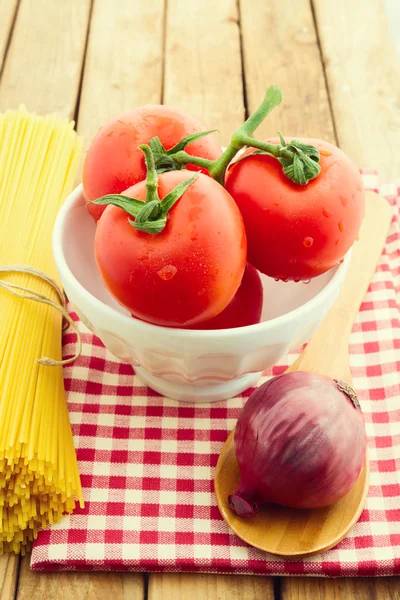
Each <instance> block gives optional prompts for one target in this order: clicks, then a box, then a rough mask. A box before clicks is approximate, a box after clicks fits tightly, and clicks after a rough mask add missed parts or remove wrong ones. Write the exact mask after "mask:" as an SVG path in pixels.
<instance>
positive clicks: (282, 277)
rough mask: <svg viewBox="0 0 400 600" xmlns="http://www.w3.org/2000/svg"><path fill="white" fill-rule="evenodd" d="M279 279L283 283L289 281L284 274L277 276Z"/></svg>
mask: <svg viewBox="0 0 400 600" xmlns="http://www.w3.org/2000/svg"><path fill="white" fill-rule="evenodd" d="M279 279H280V280H281V281H284V282H285V283H286V282H287V281H288V279H289V278H288V276H287V275H285V274H284V275H279Z"/></svg>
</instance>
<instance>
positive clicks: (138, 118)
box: [82, 105, 221, 221]
mask: <svg viewBox="0 0 400 600" xmlns="http://www.w3.org/2000/svg"><path fill="white" fill-rule="evenodd" d="M204 129H205V128H204V127H203V126H202V125H201V124H200V123H198V122H197V121H196V120H195V119H194V118H192V117H191V116H189V115H187V114H186V113H184V112H183V111H180V110H178V109H176V108H171V107H170V106H162V105H154V106H152V105H149V106H141V107H140V108H136V109H134V110H132V111H130V112H127V113H125V114H123V115H120V116H119V117H116V118H115V119H112V120H111V121H109V122H108V123H107V124H106V125H104V127H101V129H100V130H99V131H98V132H97V134H96V135H95V137H94V138H93V140H92V143H91V145H90V147H89V150H88V152H87V154H86V158H85V162H84V166H83V175H82V179H83V192H84V195H85V198H86V200H87V201H91V200H96V199H97V198H99V197H100V196H104V195H106V194H121V193H122V192H123V191H124V190H126V189H127V188H129V187H130V186H132V185H134V184H135V183H137V182H138V181H142V180H143V179H145V178H146V167H145V163H144V158H143V153H142V152H141V151H140V150H139V149H138V146H139V145H140V144H147V143H148V142H149V141H150V140H151V139H152V138H153V137H155V136H158V137H159V138H160V140H161V143H162V144H163V145H164V147H165V149H166V150H169V149H170V148H172V147H173V146H175V144H177V143H178V142H179V141H181V140H182V139H183V138H184V137H186V136H188V135H190V134H193V133H197V132H200V131H204ZM185 150H186V152H188V153H189V154H192V155H197V156H200V157H202V158H207V159H210V160H214V159H216V158H218V157H219V156H220V155H221V148H220V146H219V145H218V142H217V141H216V139H215V137H214V136H213V135H208V136H206V137H204V138H201V139H199V140H197V141H195V142H192V143H191V144H189V145H188V146H187V147H186V149H185ZM188 168H189V169H191V170H201V169H199V168H197V167H193V166H190V165H189V167H188ZM104 208H105V207H104V206H99V205H95V204H89V205H88V210H89V212H90V214H91V215H92V217H93V218H94V219H95V221H98V220H99V218H100V217H101V215H102V213H103V212H104Z"/></svg>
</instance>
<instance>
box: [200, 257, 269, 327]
mask: <svg viewBox="0 0 400 600" xmlns="http://www.w3.org/2000/svg"><path fill="white" fill-rule="evenodd" d="M262 307H263V286H262V282H261V277H260V275H259V273H258V271H257V269H255V268H254V267H253V266H252V265H250V264H249V263H247V265H246V270H245V272H244V275H243V279H242V282H241V284H240V287H239V289H238V291H237V292H236V294H235V295H234V297H233V299H232V300H231V301H230V303H229V304H228V306H227V307H226V308H225V309H224V310H223V311H222V312H220V313H219V314H218V315H217V316H216V317H214V318H213V319H209V320H208V321H203V322H202V323H200V324H199V325H193V326H192V327H191V329H233V328H235V327H246V326H247V325H255V324H256V323H259V322H260V319H261V313H262Z"/></svg>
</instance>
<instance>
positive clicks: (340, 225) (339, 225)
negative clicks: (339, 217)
mask: <svg viewBox="0 0 400 600" xmlns="http://www.w3.org/2000/svg"><path fill="white" fill-rule="evenodd" d="M338 227H339V231H344V223H343V221H339V223H338Z"/></svg>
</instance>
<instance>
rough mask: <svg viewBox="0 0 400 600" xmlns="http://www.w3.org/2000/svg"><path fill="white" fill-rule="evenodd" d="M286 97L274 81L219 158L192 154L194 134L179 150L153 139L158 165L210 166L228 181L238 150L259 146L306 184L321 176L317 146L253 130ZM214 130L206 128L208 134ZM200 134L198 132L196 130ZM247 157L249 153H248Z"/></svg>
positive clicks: (166, 167) (294, 178) (292, 177)
mask: <svg viewBox="0 0 400 600" xmlns="http://www.w3.org/2000/svg"><path fill="white" fill-rule="evenodd" d="M281 101H282V92H281V90H280V89H279V88H278V87H276V86H274V85H271V86H270V87H269V88H268V89H267V91H266V94H265V97H264V100H263V101H262V103H261V104H260V106H259V107H258V108H257V109H256V111H255V112H254V113H253V114H252V115H251V116H250V117H249V118H248V119H247V120H246V121H245V123H243V125H241V126H240V127H239V128H238V129H237V130H236V131H235V132H234V133H233V135H232V138H231V142H230V144H229V146H228V147H227V149H226V150H225V152H223V154H222V155H221V156H220V157H219V158H218V159H217V160H215V161H211V160H208V159H205V158H201V157H199V156H192V155H190V154H188V153H187V152H185V150H184V149H185V147H186V145H187V144H188V143H189V142H190V136H189V137H188V138H185V139H184V140H182V141H181V142H180V143H179V144H178V145H177V146H176V148H177V149H179V151H176V152H174V150H175V147H174V148H173V149H172V150H168V151H166V150H165V149H163V147H162V145H161V144H160V143H157V144H155V142H156V141H157V140H156V139H153V140H152V142H150V145H152V143H153V145H154V149H155V150H156V152H157V153H156V165H157V166H158V168H159V170H160V171H167V170H170V169H180V168H182V167H185V166H186V165H188V164H191V165H196V166H199V167H202V168H205V169H207V171H208V172H209V174H210V176H211V177H213V179H215V180H216V181H218V183H220V184H221V185H224V183H225V173H226V170H227V168H228V167H229V165H230V164H231V162H232V160H233V159H234V158H235V156H236V155H237V153H238V152H239V151H240V150H241V149H242V148H245V147H250V148H255V149H256V150H258V153H261V154H269V155H270V156H274V157H275V158H276V159H277V160H279V162H280V163H281V165H282V167H283V172H284V174H285V176H286V177H287V178H288V179H290V180H291V181H293V182H294V183H296V184H297V185H306V184H307V183H308V182H309V181H311V180H312V179H314V178H315V177H318V175H319V173H320V171H321V167H320V165H319V164H318V163H319V159H320V155H319V152H318V150H317V148H315V147H314V146H311V145H309V144H305V143H303V142H300V141H298V140H292V141H291V142H288V143H286V142H285V140H284V138H283V136H282V134H281V133H279V137H280V141H281V143H280V144H269V143H268V142H262V141H259V140H256V139H254V138H253V137H252V136H253V133H254V132H255V131H256V129H257V128H258V127H259V125H260V124H261V123H262V122H263V121H264V119H265V118H266V117H267V116H268V115H269V113H270V112H271V111H272V110H273V109H274V108H275V107H276V106H278V105H279V104H280V103H281ZM208 133H210V132H204V134H208ZM196 135H198V134H196ZM244 158H246V157H244Z"/></svg>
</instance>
